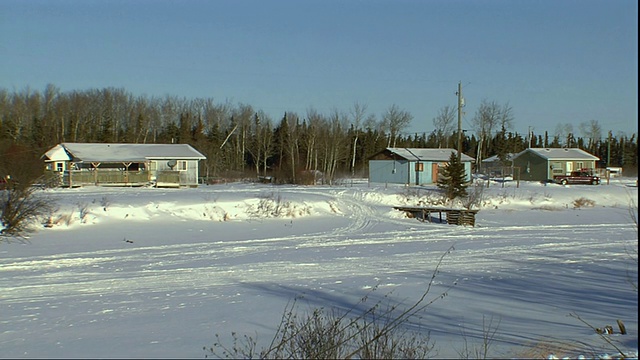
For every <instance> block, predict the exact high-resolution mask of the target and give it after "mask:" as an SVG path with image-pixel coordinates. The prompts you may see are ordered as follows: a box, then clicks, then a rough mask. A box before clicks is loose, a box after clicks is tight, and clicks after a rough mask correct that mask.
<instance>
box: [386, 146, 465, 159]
mask: <svg viewBox="0 0 640 360" xmlns="http://www.w3.org/2000/svg"><path fill="white" fill-rule="evenodd" d="M386 150H387V151H389V152H391V153H393V154H396V155H398V156H400V157H402V158H404V159H406V160H418V161H449V158H450V157H451V153H452V152H453V153H455V154H458V151H457V150H455V149H424V148H387V149H386ZM461 160H462V161H474V160H475V159H474V158H472V157H471V156H468V155H465V154H462V156H461Z"/></svg>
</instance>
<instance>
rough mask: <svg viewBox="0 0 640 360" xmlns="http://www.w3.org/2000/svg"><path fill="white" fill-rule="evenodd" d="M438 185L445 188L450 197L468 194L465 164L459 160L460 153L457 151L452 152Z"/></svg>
mask: <svg viewBox="0 0 640 360" xmlns="http://www.w3.org/2000/svg"><path fill="white" fill-rule="evenodd" d="M437 185H438V187H439V188H440V189H444V191H445V194H446V196H447V198H448V199H455V198H457V197H465V196H467V182H466V174H465V169H464V164H463V163H462V162H461V161H460V160H458V155H457V154H456V153H455V152H453V151H452V152H451V156H450V157H449V162H447V165H446V166H445V167H444V169H442V172H441V176H440V177H439V178H438V183H437Z"/></svg>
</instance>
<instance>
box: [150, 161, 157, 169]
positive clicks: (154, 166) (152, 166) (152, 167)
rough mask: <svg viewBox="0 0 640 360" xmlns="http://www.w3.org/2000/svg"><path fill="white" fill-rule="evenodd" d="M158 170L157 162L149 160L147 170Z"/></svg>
mask: <svg viewBox="0 0 640 360" xmlns="http://www.w3.org/2000/svg"><path fill="white" fill-rule="evenodd" d="M156 170H158V163H157V162H155V161H150V162H149V171H156Z"/></svg>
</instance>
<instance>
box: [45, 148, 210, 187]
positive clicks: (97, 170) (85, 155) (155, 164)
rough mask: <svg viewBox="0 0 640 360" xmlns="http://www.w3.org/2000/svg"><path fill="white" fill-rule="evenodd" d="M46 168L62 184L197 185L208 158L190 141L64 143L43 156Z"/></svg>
mask: <svg viewBox="0 0 640 360" xmlns="http://www.w3.org/2000/svg"><path fill="white" fill-rule="evenodd" d="M42 158H43V159H44V162H45V171H46V172H47V173H48V174H49V175H50V177H51V178H53V179H54V180H55V182H56V185H58V186H62V187H79V186H86V185H95V186H155V187H197V186H198V165H199V161H200V160H204V159H206V157H205V156H204V155H202V154H201V153H200V152H199V151H197V150H196V149H194V148H193V147H192V146H191V145H188V144H114V143H61V144H58V145H56V146H54V147H53V148H51V149H49V150H48V151H47V152H46V153H45V154H44V155H43V156H42Z"/></svg>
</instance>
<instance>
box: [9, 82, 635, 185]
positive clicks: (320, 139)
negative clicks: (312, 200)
mask: <svg viewBox="0 0 640 360" xmlns="http://www.w3.org/2000/svg"><path fill="white" fill-rule="evenodd" d="M512 113H513V111H512V109H511V107H510V106H509V105H508V104H499V103H497V102H491V101H486V100H485V101H482V103H481V104H480V106H479V107H478V109H477V110H476V112H475V114H472V118H471V124H472V128H471V129H468V130H465V131H464V132H463V133H462V136H461V138H462V151H463V153H465V154H467V155H469V156H471V157H474V158H476V159H477V163H479V162H480V161H481V160H482V159H486V158H488V157H490V156H493V155H498V156H499V157H500V158H501V159H505V158H506V156H507V154H508V153H517V152H519V151H522V150H524V149H525V148H527V147H579V148H581V149H584V150H586V151H589V152H590V153H592V154H594V155H596V156H598V157H600V158H601V159H602V161H601V164H600V165H601V166H606V165H610V166H622V167H623V168H624V169H625V172H626V173H627V174H634V175H635V174H637V164H638V147H637V138H636V134H623V133H619V134H612V133H611V132H610V131H608V132H607V133H605V131H607V130H606V129H602V126H601V125H600V124H599V122H598V121H597V120H588V121H584V122H581V123H579V124H578V126H577V129H574V128H573V125H572V124H558V125H557V129H556V131H555V133H554V134H548V133H546V132H545V133H544V134H535V133H534V132H533V131H532V132H530V133H529V134H519V133H517V132H513V131H512V130H511V129H512V127H513V122H514V120H515V119H514V116H513V115H512ZM470 115H471V114H470ZM412 120H413V115H412V114H410V113H409V112H407V111H404V110H402V109H401V108H399V107H398V106H397V105H395V104H394V105H390V106H389V107H388V109H387V110H386V111H385V112H384V113H382V114H379V115H376V114H370V113H369V112H368V111H367V106H366V105H363V104H359V103H355V104H354V105H353V106H352V107H351V108H350V109H346V110H344V111H341V110H338V109H336V110H333V111H331V112H330V113H328V114H323V113H319V112H318V111H316V110H314V109H313V108H309V109H308V110H307V111H306V113H305V114H297V113H294V112H285V113H284V114H282V117H281V118H278V119H272V118H270V117H269V116H268V115H267V114H265V113H264V112H263V111H261V110H259V109H254V108H253V107H252V106H251V105H249V104H242V103H239V104H232V103H229V102H224V103H216V102H214V100H213V99H210V98H196V99H186V98H179V97H175V96H165V97H161V98H158V97H148V96H136V95H133V94H131V93H129V92H127V91H126V90H124V89H121V88H104V89H91V90H82V91H67V92H63V91H61V90H60V89H58V88H57V87H56V86H54V85H47V86H46V88H45V89H44V91H37V90H31V89H25V90H21V91H13V92H11V91H8V90H5V89H1V88H0V175H2V176H5V175H6V174H9V173H11V174H19V173H23V174H24V175H23V176H31V177H33V176H36V175H37V174H38V173H40V174H41V173H42V171H43V166H42V160H41V156H42V154H43V153H44V152H46V151H47V150H48V149H49V148H51V147H53V146H55V145H56V144H58V143H61V142H100V143H187V144H190V145H192V146H194V147H195V148H196V149H198V150H199V151H200V152H202V153H203V154H204V155H205V156H206V157H207V160H205V161H202V164H201V166H202V168H201V171H200V173H201V175H204V176H207V177H209V178H215V177H224V178H229V177H232V178H240V177H249V176H250V177H255V176H256V175H258V176H266V175H274V176H276V177H277V178H278V179H279V181H283V182H298V181H299V178H300V177H301V176H302V175H301V174H304V173H305V170H318V171H321V172H322V173H324V176H325V178H326V179H330V180H331V179H336V178H338V177H345V176H357V177H366V176H367V159H368V158H369V157H370V156H371V155H373V154H375V153H377V152H379V151H381V150H383V149H384V148H386V147H426V148H454V149H455V148H457V147H458V130H457V128H458V125H457V124H458V122H457V108H454V107H451V106H444V107H442V108H441V109H440V110H439V112H438V113H437V114H433V119H432V125H433V128H432V130H431V131H429V132H427V131H425V132H423V133H413V134H409V133H407V132H406V129H407V128H408V127H409V125H410V124H411V121H412ZM575 130H577V131H575Z"/></svg>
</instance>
